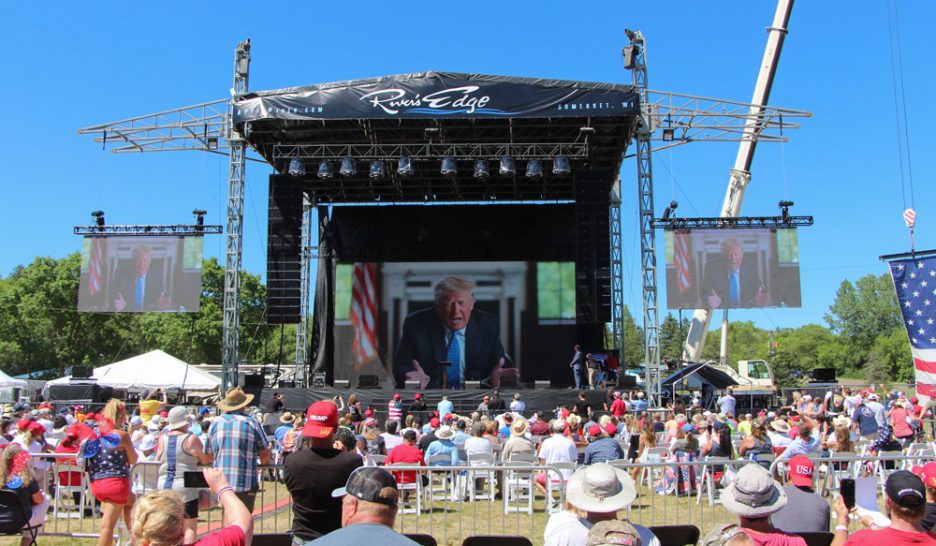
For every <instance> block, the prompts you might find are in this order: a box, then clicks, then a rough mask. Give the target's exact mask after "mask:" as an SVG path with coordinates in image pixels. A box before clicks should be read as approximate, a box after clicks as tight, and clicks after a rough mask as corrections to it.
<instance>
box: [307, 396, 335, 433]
mask: <svg viewBox="0 0 936 546" xmlns="http://www.w3.org/2000/svg"><path fill="white" fill-rule="evenodd" d="M337 426H338V407H337V406H335V404H333V403H332V402H329V401H327V400H322V401H321V402H315V403H314V404H312V405H311V406H309V410H308V411H307V412H306V422H305V425H304V426H303V427H302V435H303V436H308V437H310V438H327V437H329V436H330V435H331V433H332V432H334V431H335V427H337Z"/></svg>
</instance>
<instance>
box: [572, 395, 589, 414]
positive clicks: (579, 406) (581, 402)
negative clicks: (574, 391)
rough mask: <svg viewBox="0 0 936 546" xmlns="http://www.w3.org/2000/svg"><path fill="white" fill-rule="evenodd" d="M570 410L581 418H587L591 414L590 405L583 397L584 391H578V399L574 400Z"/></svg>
mask: <svg viewBox="0 0 936 546" xmlns="http://www.w3.org/2000/svg"><path fill="white" fill-rule="evenodd" d="M572 412H573V413H575V414H576V415H578V416H579V417H581V418H582V419H588V416H589V415H590V414H591V406H590V405H589V404H588V400H586V399H585V392H584V391H579V393H578V400H576V401H575V406H573V408H572Z"/></svg>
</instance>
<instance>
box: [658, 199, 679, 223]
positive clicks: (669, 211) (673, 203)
mask: <svg viewBox="0 0 936 546" xmlns="http://www.w3.org/2000/svg"><path fill="white" fill-rule="evenodd" d="M678 206H679V203H677V202H676V201H670V204H669V206H668V207H666V210H664V211H663V218H662V219H661V220H662V221H663V222H669V221H670V216H671V215H672V214H673V213H674V212H676V208H677V207H678Z"/></svg>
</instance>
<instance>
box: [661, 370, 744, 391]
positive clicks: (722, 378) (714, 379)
mask: <svg viewBox="0 0 936 546" xmlns="http://www.w3.org/2000/svg"><path fill="white" fill-rule="evenodd" d="M689 375H699V376H701V377H702V379H704V380H705V381H706V382H708V383H710V384H711V385H712V386H713V387H715V388H716V389H724V388H726V387H731V386H734V385H737V384H738V382H737V381H735V380H734V379H732V378H731V376H730V375H728V374H726V373H725V372H723V371H721V370H718V369H715V368H712V367H710V366H707V365H706V364H691V365H689V366H686V367H685V368H680V369H679V370H677V371H676V373H674V374H672V375H670V376H669V377H667V378H666V379H664V380H663V383H662V384H661V386H663V387H667V386H669V385H672V384H673V383H676V382H678V381H681V380H682V379H683V378H684V377H687V376H689Z"/></svg>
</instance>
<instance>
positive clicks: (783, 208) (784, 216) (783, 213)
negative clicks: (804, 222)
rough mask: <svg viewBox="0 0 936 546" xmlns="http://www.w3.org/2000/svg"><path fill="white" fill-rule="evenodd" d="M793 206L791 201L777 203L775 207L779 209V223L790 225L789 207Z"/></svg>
mask: <svg viewBox="0 0 936 546" xmlns="http://www.w3.org/2000/svg"><path fill="white" fill-rule="evenodd" d="M793 204H794V203H793V201H780V202H779V203H777V206H778V207H780V221H781V222H783V223H784V224H789V223H790V207H792V206H793Z"/></svg>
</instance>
